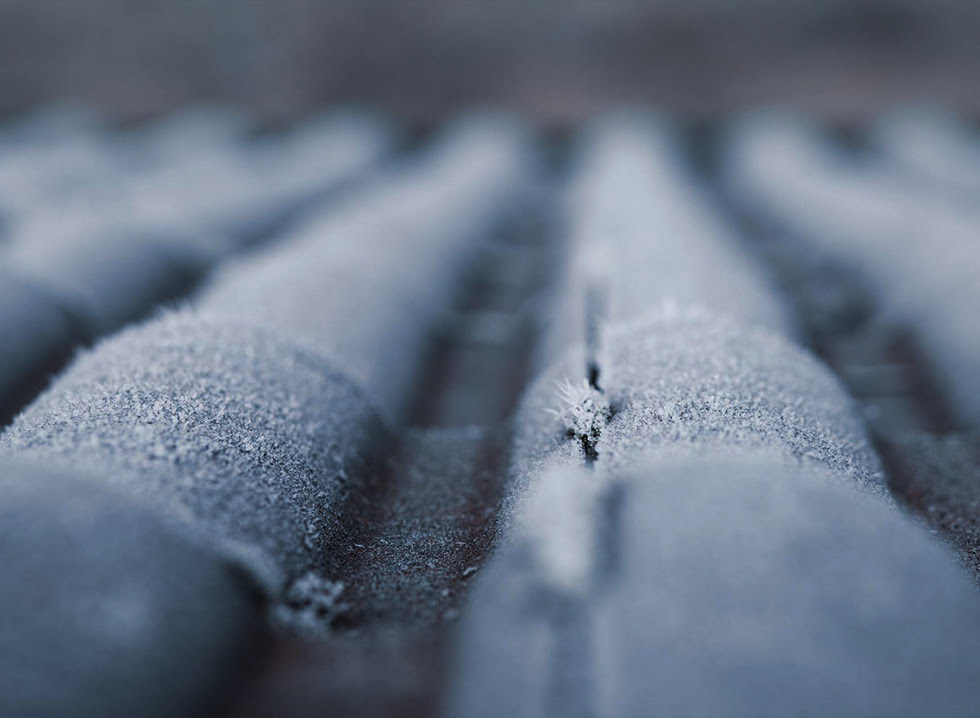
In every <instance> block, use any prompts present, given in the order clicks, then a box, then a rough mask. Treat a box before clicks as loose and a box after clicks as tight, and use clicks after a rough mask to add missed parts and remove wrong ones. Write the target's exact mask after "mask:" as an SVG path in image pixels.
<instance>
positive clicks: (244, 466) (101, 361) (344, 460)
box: [0, 311, 386, 579]
mask: <svg viewBox="0 0 980 718" xmlns="http://www.w3.org/2000/svg"><path fill="white" fill-rule="evenodd" d="M385 435H386V428H385V426H384V425H383V423H382V422H381V421H380V420H379V419H378V416H377V413H376V410H375V409H374V407H373V406H372V405H371V402H370V400H369V399H368V398H367V397H366V396H365V395H364V393H363V391H362V390H361V389H360V388H359V387H357V386H356V385H355V384H354V383H353V382H352V381H351V380H350V379H349V378H348V377H347V376H345V375H344V374H343V373H341V372H340V371H338V370H337V369H336V368H335V367H334V366H333V365H332V364H331V363H330V361H329V360H328V359H325V358H324V357H323V356H321V355H318V354H316V353H314V352H310V351H306V350H303V349H301V348H299V347H297V346H295V345H294V344H292V343H291V342H289V341H288V340H287V339H284V338H282V337H281V336H279V335H277V334H275V333H274V332H272V331H269V330H265V329H260V328H255V327H251V326H249V325H248V324H243V323H240V322H236V321H231V320H228V319H227V318H224V317H214V316H206V315H199V314H197V313H196V312H193V311H184V312H181V313H176V314H170V315H167V316H164V317H161V318H160V319H158V320H156V321H153V322H149V323H147V324H144V325H141V326H138V327H135V328H132V329H129V330H127V331H124V332H122V333H121V334H119V335H117V336H116V337H114V338H112V339H109V340H107V341H105V342H103V343H101V344H99V345H98V346H97V347H96V348H95V349H94V350H92V351H88V352H85V353H83V354H82V356H80V357H79V359H78V360H77V361H76V362H75V363H74V364H73V365H72V366H71V367H70V368H69V369H68V371H67V372H66V373H65V374H64V375H62V376H61V377H60V378H59V379H58V380H57V381H56V382H55V383H54V385H53V386H52V387H51V388H50V389H49V390H48V391H47V392H45V393H44V394H42V395H41V397H39V398H38V400H37V401H35V402H34V403H33V404H32V405H31V406H30V407H29V408H28V409H27V410H25V411H24V413H22V414H21V415H20V416H19V417H18V418H17V420H16V421H15V422H14V424H13V425H11V427H10V428H9V429H8V430H7V432H6V433H4V434H3V435H2V436H0V454H2V455H6V456H12V457H19V456H26V455H31V456H34V457H37V460H38V461H44V462H47V463H49V464H55V465H65V466H80V467H84V468H86V469H87V470H89V471H90V472H91V473H94V474H96V475H98V476H100V477H103V480H104V481H105V482H107V483H111V484H116V485H119V486H124V487H126V489H127V490H130V491H133V492H134V493H137V494H142V495H145V496H147V497H148V498H149V499H151V500H156V501H158V502H160V503H161V505H163V506H165V507H177V508H178V509H180V510H181V511H182V514H183V516H184V518H185V519H186V521H187V522H188V525H190V526H192V527H197V529H198V530H203V531H204V532H205V533H207V534H208V535H209V536H210V538H211V539H212V540H213V541H215V542H218V543H223V542H237V543H241V544H244V545H247V546H251V547H253V548H254V549H255V550H256V553H257V554H259V555H258V556H257V562H258V563H257V564H256V567H255V568H256V572H257V573H261V572H263V571H264V564H263V562H268V561H271V562H272V563H273V564H274V565H275V566H277V567H278V569H279V570H280V571H281V572H282V573H283V574H284V577H285V578H287V579H289V578H296V577H298V576H301V575H302V574H304V573H306V572H307V571H312V570H317V571H325V570H326V569H328V568H329V565H330V561H331V555H330V551H329V547H330V545H331V544H330V540H331V539H332V538H335V537H334V535H333V534H334V532H336V531H337V530H338V529H339V528H340V527H339V526H338V525H337V518H336V505H337V504H338V503H339V502H340V501H341V500H342V499H343V497H344V495H345V493H346V492H347V491H348V490H354V489H355V488H356V482H357V480H359V479H363V477H364V475H365V472H367V471H368V470H369V463H370V462H369V459H370V455H371V453H372V449H375V448H376V445H377V444H378V443H379V442H383V441H384V437H385Z"/></svg>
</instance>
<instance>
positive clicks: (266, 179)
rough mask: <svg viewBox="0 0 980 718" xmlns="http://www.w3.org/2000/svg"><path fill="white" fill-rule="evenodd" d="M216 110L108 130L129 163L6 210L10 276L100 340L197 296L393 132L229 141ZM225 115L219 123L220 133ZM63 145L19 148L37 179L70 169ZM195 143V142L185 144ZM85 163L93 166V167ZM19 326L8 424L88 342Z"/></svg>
mask: <svg viewBox="0 0 980 718" xmlns="http://www.w3.org/2000/svg"><path fill="white" fill-rule="evenodd" d="M209 117H210V116H209V115H207V114H206V113H205V114H204V115H197V116H195V115H191V116H189V117H185V118H183V119H182V120H181V119H180V118H175V119H174V120H173V121H172V122H171V123H170V124H169V125H168V126H164V127H162V128H159V129H158V131H156V132H154V131H151V130H147V131H146V132H148V133H149V134H148V136H144V137H142V139H139V138H134V137H128V138H127V139H126V140H123V141H120V140H118V138H116V137H115V136H114V135H110V134H109V133H103V135H105V136H103V135H99V137H100V141H103V142H105V143H107V144H111V148H112V152H113V153H114V155H118V157H117V159H119V167H117V168H116V170H118V171H116V170H114V172H115V173H114V174H110V175H104V174H101V175H100V174H98V173H95V172H94V171H93V173H91V174H88V175H85V177H86V178H88V179H86V182H87V183H82V185H81V186H76V185H71V186H70V187H68V186H66V187H64V191H63V192H62V193H61V194H59V195H57V196H53V195H52V196H50V197H48V195H45V197H48V199H43V198H41V197H40V195H39V197H38V198H37V202H34V204H32V205H31V207H30V208H29V209H30V210H31V211H27V210H26V209H25V210H24V211H23V212H20V213H19V214H14V215H11V216H10V217H5V218H4V219H5V220H6V224H5V227H4V232H5V238H6V240H7V241H6V243H4V245H3V246H0V265H2V266H3V267H4V271H5V272H7V273H10V275H11V277H12V278H13V279H16V280H17V281H19V282H20V283H30V284H31V285H32V286H35V287H37V288H38V289H39V290H40V291H43V292H46V293H49V294H56V295H57V296H59V297H60V301H61V302H62V303H63V305H64V307H65V308H66V309H67V310H68V311H70V312H71V313H73V314H74V315H77V316H79V317H82V318H83V319H84V321H85V323H86V330H87V336H88V337H89V338H97V337H99V336H101V335H103V334H107V333H109V332H111V331H114V330H116V329H119V328H120V327H122V326H123V325H125V324H127V323H129V322H131V321H134V320H137V319H140V318H142V317H143V316H145V315H146V314H147V312H149V311H150V310H151V309H152V308H154V307H155V306H159V305H160V304H161V303H163V302H167V301H170V300H172V299H174V298H176V297H180V296H183V295H185V294H186V293H187V292H189V291H190V289H191V288H193V287H194V286H195V285H196V283H197V281H198V280H199V279H200V278H201V276H203V274H204V273H205V272H206V271H207V270H208V269H210V268H212V267H213V266H214V265H215V264H216V263H218V262H219V261H221V260H223V259H225V258H226V257H227V255H229V254H232V253H234V252H236V251H240V250H242V249H244V248H245V246H247V245H248V244H249V243H250V242H252V241H254V240H255V239H256V238H261V237H262V236H263V234H264V233H266V232H268V231H270V230H271V229H272V228H274V227H276V226H277V225H278V224H280V223H281V222H283V221H284V220H285V219H286V218H288V217H289V216H290V215H291V213H294V212H298V211H300V210H302V209H303V208H305V207H307V205H308V204H309V203H310V202H312V201H314V200H316V199H322V198H323V197H324V196H325V195H329V194H330V192H331V191H335V190H338V189H339V188H340V187H341V186H343V185H344V184H345V182H349V181H351V180H352V178H353V177H355V176H357V175H358V174H360V173H363V172H365V171H366V169H367V167H368V166H370V165H371V164H372V163H373V162H375V161H376V160H378V159H379V157H380V156H381V155H382V154H383V153H384V152H385V151H386V149H387V147H388V143H389V140H390V133H389V131H388V128H387V127H385V126H384V125H383V124H382V123H380V122H378V121H376V120H373V119H372V118H371V117H368V116H362V115H357V114H351V113H347V114H333V115H330V116H327V117H323V118H318V119H317V120H316V121H311V122H310V123H308V124H306V125H302V126H300V127H297V128H295V129H293V130H292V131H291V132H289V133H288V134H286V135H281V136H277V137H276V138H266V139H264V140H262V141H261V142H258V143H255V144H254V145H246V144H244V143H243V142H242V141H240V138H239V140H238V141H232V140H227V141H219V140H220V137H221V136H222V132H227V133H230V134H232V135H234V134H235V132H234V130H232V129H225V130H222V129H221V127H224V126H225V125H226V124H227V123H228V122H230V120H227V119H226V120H225V121H224V122H222V121H221V116H220V115H219V116H218V117H214V118H211V119H209ZM214 123H217V124H218V125H219V126H220V127H218V128H214V127H213V126H212V125H213V124H214ZM79 133H81V131H80V130H79V132H75V133H72V132H67V130H65V131H59V132H56V133H55V135H56V137H61V136H62V134H64V135H65V136H66V139H65V140H64V142H68V145H69V148H73V147H75V144H77V143H78V142H82V140H81V139H78V138H77V137H76V135H77V134H79ZM89 134H91V132H88V134H86V133H81V137H83V138H85V137H88V136H89ZM239 134H240V133H239ZM188 136H189V137H188ZM110 138H112V139H114V140H115V142H114V143H110ZM86 141H87V140H86ZM93 141H94V140H93ZM59 142H60V141H59ZM59 142H55V141H53V140H52V143H51V144H50V145H48V144H45V143H44V142H43V141H40V140H39V141H38V142H37V143H30V142H26V144H23V146H22V145H21V144H16V145H15V147H14V149H11V150H9V151H10V152H12V153H14V155H15V156H16V157H19V158H20V160H18V161H21V162H22V163H23V164H24V165H25V166H26V167H28V168H29V169H31V170H32V171H35V170H36V171H35V174H36V173H39V172H41V169H43V168H44V167H45V166H46V164H50V163H55V164H57V163H56V162H55V159H57V158H60V157H61V156H62V155H61V154H59V152H60V150H59V151H57V152H56V149H57V148H58V147H60V144H59ZM185 142H186V143H189V144H190V145H191V147H190V148H187V147H184V149H183V150H180V148H179V147H174V146H173V145H181V143H185ZM35 145H37V146H35ZM84 146H85V147H88V145H84ZM67 151H68V150H66V152H67ZM79 151H80V150H79ZM107 151H108V150H107ZM71 152H73V153H76V154H77V152H76V151H75V150H74V149H72V150H71ZM3 154H4V148H3V145H2V143H0V156H3ZM69 154H70V156H71V157H73V156H74V155H73V154H71V153H69ZM49 155H51V156H52V157H54V159H50V158H49ZM65 161H67V160H65ZM72 161H73V162H74V160H72ZM79 161H81V160H79ZM2 164H3V161H2V160H0V165H2ZM35 164H36V165H37V167H35ZM59 167H60V165H59ZM71 168H75V165H71ZM56 169H57V168H56ZM75 169H78V171H79V172H82V174H84V172H83V169H84V167H82V168H81V169H79V168H75ZM15 170H16V167H7V166H5V165H4V166H3V169H0V205H2V200H3V197H4V196H5V195H4V194H3V192H4V186H5V185H4V181H5V180H4V178H5V177H7V176H8V175H9V176H10V183H11V184H12V186H14V188H15V189H16V188H18V187H19V186H20V185H19V184H17V181H18V175H17V174H16V172H15ZM52 171H53V170H52ZM73 171H74V170H73ZM42 180H44V177H33V176H32V177H27V178H24V179H23V182H25V183H26V185H25V186H28V185H29V186H30V187H33V186H34V185H39V183H40V184H43V182H42ZM88 180H91V181H90V182H89V181H88ZM38 191H39V192H40V189H38ZM32 196H33V195H32ZM32 201H33V200H32ZM0 211H2V206H0ZM22 311H23V314H22V316H21V318H20V319H18V321H19V322H27V323H28V324H30V323H31V322H37V323H38V325H39V326H41V327H43V326H44V324H43V317H42V316H41V313H43V311H44V309H43V307H41V308H39V309H37V310H35V309H34V308H27V309H26V310H22ZM34 315H37V316H34ZM11 321H12V320H11ZM8 326H9V327H10V329H11V331H12V330H13V329H15V328H16V327H15V326H14V325H13V324H10V322H6V323H0V346H9V347H10V349H9V350H6V351H8V352H11V353H13V352H16V355H17V357H19V358H18V366H21V365H23V367H25V368H22V369H21V370H19V372H13V371H12V372H10V373H8V374H7V375H5V376H3V377H0V417H2V421H4V422H5V421H6V420H7V418H9V416H5V415H4V414H9V411H14V410H16V409H18V408H19V407H20V406H21V405H22V404H23V402H24V401H26V400H28V399H30V398H31V396H32V394H30V393H28V392H26V391H25V390H22V388H24V389H26V388H27V387H28V385H29V381H30V380H31V379H32V377H31V376H30V375H32V374H37V373H45V374H50V373H51V372H53V371H54V370H56V369H58V368H59V367H60V364H59V362H63V361H64V359H65V358H66V357H67V353H68V352H69V351H70V350H71V348H72V346H77V345H78V343H79V342H78V341H77V339H78V338H77V337H76V336H74V335H72V336H71V337H69V338H70V339H74V340H76V341H75V344H74V345H69V346H68V347H62V346H61V345H58V347H57V351H54V350H53V349H46V348H45V347H47V346H48V345H47V344H45V345H44V346H42V345H41V343H39V341H38V340H39V339H41V338H43V336H44V333H43V332H40V333H39V337H37V338H32V337H24V336H23V332H17V333H6V329H5V327H8ZM7 363H9V362H7ZM41 378H42V379H43V378H45V377H44V376H42V377H41ZM4 382H7V383H9V385H10V386H5V384H4ZM30 386H33V382H31V383H30ZM34 391H35V393H36V388H35V389H34ZM4 406H9V407H10V409H9V410H7V409H4V408H2V407H4Z"/></svg>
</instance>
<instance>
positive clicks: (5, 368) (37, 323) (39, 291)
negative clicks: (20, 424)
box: [0, 267, 90, 425]
mask: <svg viewBox="0 0 980 718" xmlns="http://www.w3.org/2000/svg"><path fill="white" fill-rule="evenodd" d="M70 306H71V301H70V300H69V299H68V298H66V297H61V296H59V295H57V294H55V293H52V292H49V291H46V290H45V289H43V288H41V287H38V286H35V285H33V284H32V283H30V282H28V281H25V279H24V278H23V277H20V276H17V274H16V273H14V272H11V271H9V269H8V268H6V267H4V268H2V269H0V337H4V339H3V340H0V425H2V424H5V423H6V422H7V421H9V420H10V419H11V418H13V413H14V412H16V411H17V410H18V409H19V408H20V407H21V406H22V404H23V403H24V402H25V401H27V400H28V399H30V398H31V397H32V396H33V395H35V394H36V393H37V392H38V391H40V390H41V389H42V388H43V387H44V384H45V383H46V382H47V379H48V375H49V374H50V373H51V372H52V371H54V370H55V369H57V367H58V366H60V364H61V363H63V362H64V361H65V360H66V359H67V358H68V357H69V356H70V354H71V352H72V350H73V348H74V347H75V346H77V345H78V344H80V343H81V342H83V341H85V340H86V339H87V338H88V337H89V335H90V329H89V327H88V325H87V323H86V321H85V318H84V317H82V316H80V315H77V314H75V313H73V312H72V311H71V310H70V309H69V307H70Z"/></svg>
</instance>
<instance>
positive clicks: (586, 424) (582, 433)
mask: <svg viewBox="0 0 980 718" xmlns="http://www.w3.org/2000/svg"><path fill="white" fill-rule="evenodd" d="M558 392H559V398H560V399H561V405H562V406H561V409H559V410H555V409H549V410H548V411H549V412H551V413H552V414H553V415H555V416H557V417H558V418H559V419H560V420H561V422H562V423H563V424H564V425H565V427H566V428H567V429H568V434H569V436H573V437H575V438H577V439H578V440H579V442H580V443H581V445H582V450H583V451H585V455H586V457H588V458H589V459H590V460H592V461H594V460H595V459H596V458H598V455H599V454H598V451H597V450H596V446H597V445H598V443H599V438H600V437H601V436H602V430H603V428H604V427H605V426H606V424H607V423H608V422H609V419H610V418H612V410H611V409H610V407H609V401H608V400H607V399H606V396H605V394H603V393H602V392H601V391H599V390H598V389H595V388H594V387H592V386H590V385H589V382H588V380H587V379H583V380H582V383H581V384H573V383H572V382H570V381H569V380H568V379H565V380H564V381H561V382H559V383H558Z"/></svg>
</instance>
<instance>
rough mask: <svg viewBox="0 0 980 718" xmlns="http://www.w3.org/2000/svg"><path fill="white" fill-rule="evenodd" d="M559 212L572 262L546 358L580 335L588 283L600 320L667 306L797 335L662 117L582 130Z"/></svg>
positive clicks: (612, 120)
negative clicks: (596, 295) (594, 289)
mask: <svg viewBox="0 0 980 718" xmlns="http://www.w3.org/2000/svg"><path fill="white" fill-rule="evenodd" d="M563 210H564V217H563V220H564V223H565V228H566V231H567V232H568V243H569V246H568V248H567V252H568V254H569V260H568V265H569V266H568V268H567V279H566V282H565V284H564V285H561V286H560V287H559V290H558V299H557V302H556V303H557V304H558V305H559V306H558V308H557V309H556V311H555V315H556V318H557V321H558V325H557V328H556V330H554V331H553V332H552V337H551V339H550V341H549V343H548V344H547V345H546V346H545V351H544V354H545V356H546V357H547V356H549V355H550V356H551V358H552V359H553V358H554V355H555V354H556V353H557V352H559V351H562V350H564V349H566V348H567V347H568V346H570V345H573V344H576V343H580V342H582V341H583V338H582V333H583V327H584V326H585V316H586V313H587V311H588V309H587V307H586V295H587V293H588V291H589V289H590V285H598V287H599V289H600V291H601V292H602V294H603V297H601V298H600V301H602V300H604V304H605V305H606V306H603V307H599V308H598V310H599V312H600V313H601V315H602V318H603V319H605V320H607V321H615V322H621V321H627V320H630V319H635V318H637V317H640V316H642V315H643V314H645V313H647V312H651V311H654V310H657V309H660V308H662V307H663V306H664V305H665V304H673V305H675V306H679V307H691V306H696V307H700V308H703V309H707V310H711V311H714V312H715V313H721V314H725V315H728V316H732V317H734V318H737V319H741V320H742V321H744V322H746V323H750V324H758V325H760V326H765V327H768V328H770V329H773V330H774V331H777V332H780V333H783V334H785V335H787V336H793V335H794V334H795V332H796V327H795V325H794V323H793V321H792V319H791V318H790V317H789V315H788V313H787V311H786V308H785V305H784V303H783V302H781V301H780V298H779V297H778V296H777V294H776V293H775V291H774V290H773V288H772V287H771V286H770V284H769V282H768V279H767V277H766V276H765V275H764V273H763V272H762V270H761V268H760V267H758V266H756V265H755V264H754V263H753V261H752V259H751V257H750V256H749V255H748V254H746V253H744V252H742V251H740V248H739V239H738V237H737V235H736V233H735V232H734V231H733V229H732V227H731V225H730V224H729V223H727V222H726V221H725V220H724V218H723V217H722V216H721V215H720V214H719V213H718V211H717V209H716V208H715V207H714V206H713V205H712V204H711V203H710V202H709V201H708V196H707V194H706V192H705V191H704V188H702V187H701V186H699V184H698V181H697V179H696V177H695V174H694V171H693V169H692V168H691V167H690V166H689V165H688V161H687V160H686V158H685V157H684V156H683V153H682V149H681V145H680V140H679V137H678V136H677V133H676V132H675V131H674V130H673V129H672V128H671V127H670V126H669V125H668V124H667V123H666V122H665V121H664V120H662V119H659V118H656V117H653V116H648V115H644V114H633V115H620V116H614V117H608V118H606V119H605V120H604V121H602V122H599V123H597V124H595V125H594V126H592V127H591V128H590V129H589V131H588V132H584V133H583V135H582V137H581V138H580V146H579V147H578V152H577V161H576V163H575V165H574V168H573V173H572V179H571V182H570V186H569V188H568V192H567V194H566V197H565V203H564V205H563Z"/></svg>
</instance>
